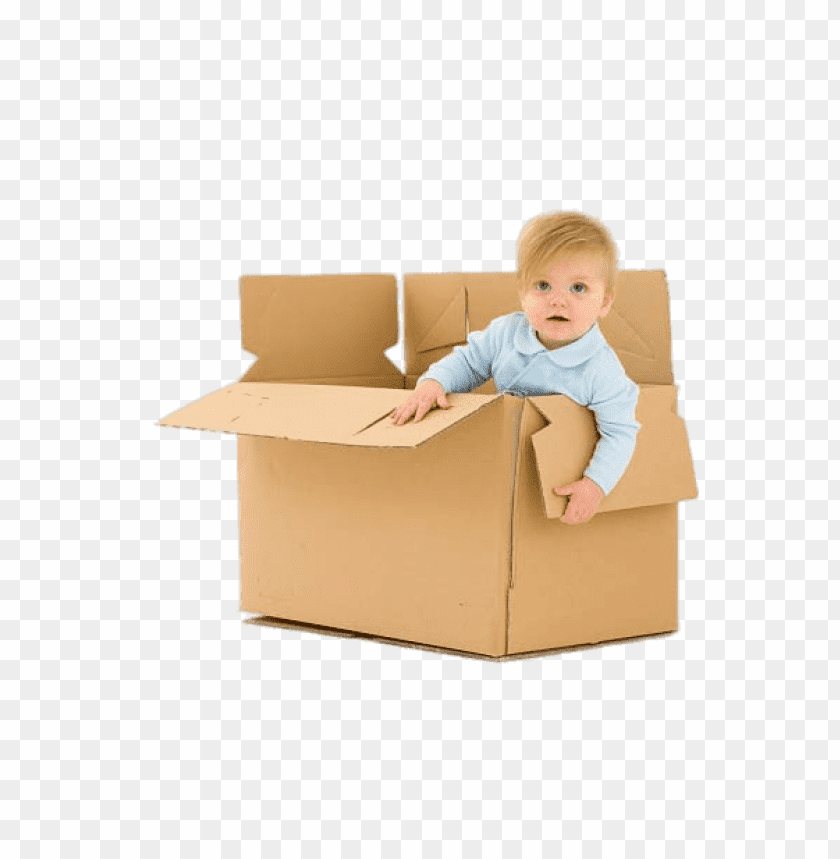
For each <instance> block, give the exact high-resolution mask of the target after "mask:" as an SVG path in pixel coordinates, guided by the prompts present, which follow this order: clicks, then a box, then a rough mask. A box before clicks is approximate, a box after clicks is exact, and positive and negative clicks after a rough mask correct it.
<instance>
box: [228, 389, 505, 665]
mask: <svg viewBox="0 0 840 859" xmlns="http://www.w3.org/2000/svg"><path fill="white" fill-rule="evenodd" d="M502 414H503V408H502V401H501V400H500V401H498V403H493V404H491V405H490V406H488V407H487V408H485V409H483V410H482V411H481V412H479V413H477V414H475V415H473V416H472V417H470V418H469V419H467V420H465V421H464V422H463V423H461V424H458V425H456V426H455V427H453V428H451V429H450V430H447V431H446V432H444V433H443V434H442V435H441V436H440V437H438V438H436V439H433V440H431V441H430V442H427V443H425V444H423V445H421V446H420V447H418V448H415V449H409V450H400V449H387V450H383V449H378V450H377V449H368V448H353V449H348V448H345V447H342V446H339V445H328V444H311V443H300V442H289V441H284V440H280V439H263V438H245V437H241V438H240V439H239V442H238V444H239V481H240V530H241V565H242V566H241V570H242V609H243V610H245V611H254V612H261V613H264V614H269V615H272V616H275V617H281V618H288V619H292V620H299V621H304V622H306V623H315V624H321V625H324V626H332V627H337V628H341V629H351V630H356V631H359V632H365V633H370V634H373V635H380V636H388V637H392V638H399V639H403V640H406V641H415V642H420V643H427V644H434V645H438V646H441V647H448V648H453V649H457V650H466V651H472V652H477V653H486V654H496V655H498V654H501V653H503V650H504V621H505V605H504V599H505V595H506V591H507V579H508V568H509V542H510V519H509V514H510V467H511V463H510V456H509V454H507V453H506V451H508V450H509V447H508V445H509V434H507V435H506V433H509V428H507V427H506V426H505V422H504V421H503V420H502Z"/></svg>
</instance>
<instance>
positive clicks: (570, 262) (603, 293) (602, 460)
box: [391, 212, 640, 524]
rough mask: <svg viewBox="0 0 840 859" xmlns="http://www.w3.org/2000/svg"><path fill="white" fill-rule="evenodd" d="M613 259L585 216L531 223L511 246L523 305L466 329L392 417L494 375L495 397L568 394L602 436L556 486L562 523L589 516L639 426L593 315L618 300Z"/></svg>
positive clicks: (629, 392)
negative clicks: (571, 475)
mask: <svg viewBox="0 0 840 859" xmlns="http://www.w3.org/2000/svg"><path fill="white" fill-rule="evenodd" d="M616 257H617V254H616V249H615V244H614V242H613V239H612V236H611V235H610V233H609V231H608V230H607V228H606V227H605V226H604V225H603V224H602V223H601V222H600V221H598V220H596V219H595V218H593V217H591V216H589V215H585V214H583V213H581V212H549V213H546V214H543V215H540V216H538V217H536V218H533V219H532V220H530V221H528V223H526V224H525V226H524V227H523V229H522V232H521V233H520V235H519V241H518V243H517V272H516V274H517V286H518V290H519V300H520V303H521V305H522V310H521V311H517V312H515V313H509V314H507V315H506V316H500V317H498V318H496V319H494V320H493V321H492V322H491V323H490V324H489V325H488V326H487V327H486V328H485V329H484V330H483V331H476V332H471V333H470V334H469V336H468V338H467V343H466V345H464V346H457V347H456V348H455V349H454V350H453V351H452V352H451V353H450V354H449V355H446V356H445V357H444V358H441V360H440V361H437V362H435V363H434V364H432V365H431V366H430V367H429V369H428V370H427V371H426V372H425V373H424V374H423V375H422V376H421V377H420V378H419V379H418V380H417V385H416V387H415V389H414V391H413V392H412V394H411V396H410V397H409V398H408V399H407V400H406V401H405V402H404V403H403V404H402V405H401V406H399V407H398V408H396V409H395V410H394V412H393V414H392V416H391V422H392V423H394V424H396V425H397V426H401V425H402V424H404V423H405V422H406V421H407V420H408V419H409V418H410V417H411V416H412V415H414V420H415V421H419V420H421V419H422V418H423V416H424V415H425V414H426V413H427V412H428V411H430V410H431V409H433V408H435V407H440V408H444V409H447V408H449V407H450V404H449V403H448V402H447V399H446V394H447V393H450V392H460V393H464V392H467V391H472V390H474V389H475V388H477V387H478V386H479V385H482V384H483V383H484V382H486V381H487V380H488V379H490V378H491V377H492V378H493V381H494V383H495V385H496V390H498V391H499V393H511V394H515V395H517V396H535V395H541V394H543V395H544V394H565V395H566V396H567V397H569V398H570V399H572V400H574V401H575V402H576V403H578V404H580V405H583V406H586V407H588V408H590V409H591V410H592V411H593V412H594V415H595V421H596V424H597V426H598V433H599V435H600V438H599V440H598V444H597V445H596V447H595V451H594V453H593V455H592V459H591V460H590V461H589V464H588V465H587V467H586V469H585V471H584V473H583V476H582V478H581V479H580V480H578V481H575V482H574V483H570V484H568V485H566V486H559V487H556V488H555V489H554V491H555V492H556V493H557V494H558V495H568V496H570V498H569V503H568V505H567V507H566V512H565V514H564V515H563V517H562V519H561V520H560V521H562V522H566V523H568V524H578V523H582V522H588V521H589V520H590V519H591V518H592V517H593V516H594V515H595V513H596V512H597V510H598V506H599V505H600V503H601V501H602V499H603V498H604V496H605V495H608V494H609V493H610V492H611V491H612V489H613V487H614V486H615V485H616V483H618V481H619V478H620V477H621V475H622V474H624V471H625V470H626V468H627V465H628V463H629V462H630V458H631V457H632V455H633V450H634V449H635V446H636V433H637V432H638V430H639V427H640V424H639V423H638V422H637V421H636V402H637V400H638V396H639V387H638V385H636V384H635V382H633V381H632V380H631V379H630V378H628V376H627V374H626V373H625V372H624V368H623V367H622V365H621V362H620V361H619V359H618V356H617V355H616V354H615V352H614V351H613V350H612V348H610V346H609V344H608V343H607V341H606V340H605V339H604V336H603V334H601V331H600V329H599V327H598V321H597V320H598V319H599V318H601V317H604V316H606V315H607V313H609V310H610V307H611V306H612V303H613V298H614V297H615V276H616Z"/></svg>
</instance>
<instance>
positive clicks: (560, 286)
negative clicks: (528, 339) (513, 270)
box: [521, 251, 613, 349]
mask: <svg viewBox="0 0 840 859" xmlns="http://www.w3.org/2000/svg"><path fill="white" fill-rule="evenodd" d="M606 288H607V282H606V274H605V272H604V264H603V261H602V260H601V258H600V257H599V256H598V255H597V254H592V253H587V252H586V251H583V252H580V253H576V254H574V255H571V256H567V257H561V258H560V259H558V260H555V262H553V263H552V264H551V265H549V266H548V267H547V268H546V269H545V270H544V271H543V272H542V273H541V274H539V275H538V276H537V277H535V278H534V279H533V280H532V281H531V282H530V283H529V284H528V285H527V288H526V289H525V291H524V292H523V293H522V296H521V300H522V309H523V310H524V311H525V315H526V316H527V317H528V321H529V322H530V323H531V325H532V326H533V328H534V329H535V330H536V332H537V339H538V340H539V341H540V343H542V344H543V346H545V347H546V349H558V348H560V347H561V346H567V345H568V344H569V343H574V341H575V340H577V339H579V338H580V337H583V335H584V334H586V332H587V331H589V329H590V328H591V327H592V325H593V323H594V322H595V320H596V319H597V318H599V317H602V316H606V315H607V313H608V312H609V309H610V306H611V305H612V301H613V300H612V297H609V298H607V297H605V291H606ZM558 317H562V319H561V318H558Z"/></svg>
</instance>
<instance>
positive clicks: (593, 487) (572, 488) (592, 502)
mask: <svg viewBox="0 0 840 859" xmlns="http://www.w3.org/2000/svg"><path fill="white" fill-rule="evenodd" d="M554 491H555V492H556V493H557V494H558V495H571V496H572V497H571V498H570V499H569V503H568V504H567V505H566V512H565V513H564V514H563V515H562V516H561V517H560V521H561V522H565V523H566V524H567V525H580V524H581V523H583V522H588V521H589V520H590V519H591V518H592V517H593V516H594V515H595V514H596V513H597V512H598V507H599V505H600V504H601V501H602V500H603V498H604V490H603V489H601V487H600V486H598V484H597V483H596V482H595V481H594V480H591V479H590V478H588V477H584V478H582V479H581V480H578V481H576V482H575V483H569V484H568V485H567V486H557V487H555V489H554Z"/></svg>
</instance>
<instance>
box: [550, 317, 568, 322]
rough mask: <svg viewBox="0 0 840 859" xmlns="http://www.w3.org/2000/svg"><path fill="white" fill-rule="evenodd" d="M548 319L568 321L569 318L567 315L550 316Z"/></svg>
mask: <svg viewBox="0 0 840 859" xmlns="http://www.w3.org/2000/svg"><path fill="white" fill-rule="evenodd" d="M548 321H549V322H568V321H569V320H568V319H566V317H565V316H549V317H548Z"/></svg>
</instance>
